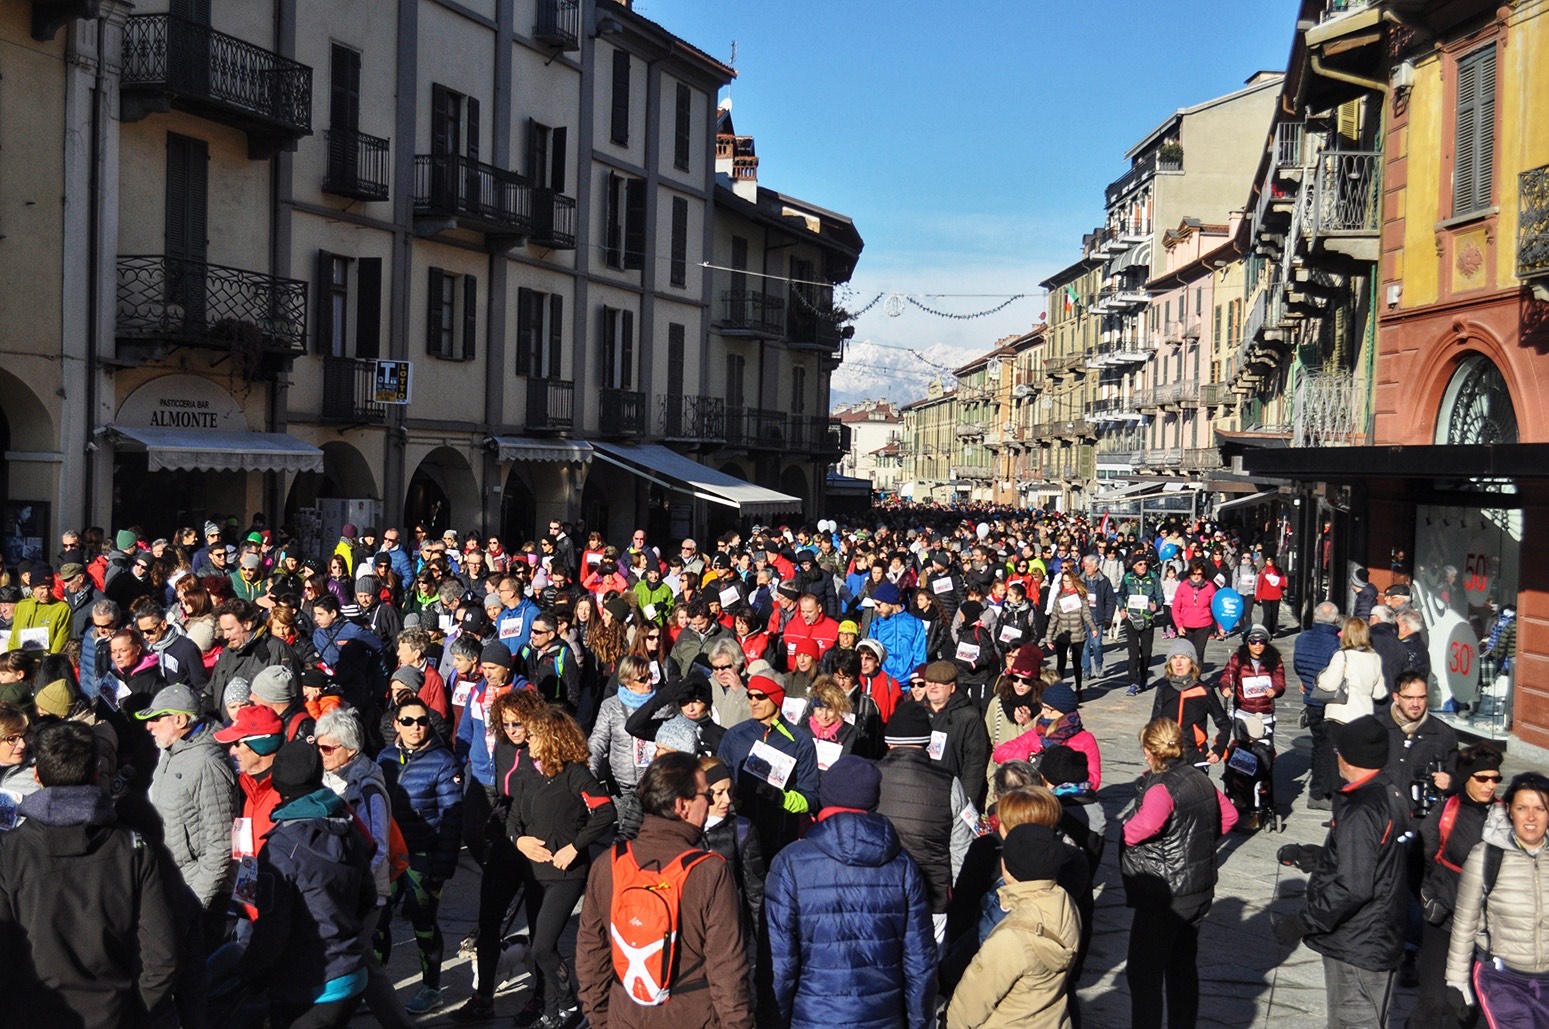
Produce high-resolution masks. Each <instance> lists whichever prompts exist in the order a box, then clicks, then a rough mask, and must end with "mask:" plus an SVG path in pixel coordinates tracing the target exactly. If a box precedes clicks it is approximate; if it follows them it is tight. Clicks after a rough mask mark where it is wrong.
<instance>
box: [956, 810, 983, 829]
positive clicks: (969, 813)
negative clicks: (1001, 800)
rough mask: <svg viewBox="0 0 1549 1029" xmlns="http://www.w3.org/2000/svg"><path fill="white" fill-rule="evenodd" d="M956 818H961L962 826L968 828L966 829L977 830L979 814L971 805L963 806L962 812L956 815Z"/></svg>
mask: <svg viewBox="0 0 1549 1029" xmlns="http://www.w3.org/2000/svg"><path fill="white" fill-rule="evenodd" d="M957 817H959V818H961V819H962V820H963V824H964V825H966V826H968V828H970V829H974V830H978V828H979V812H978V811H976V810H974V806H973V805H972V804H964V805H963V810H961V811H959V812H958V813H957Z"/></svg>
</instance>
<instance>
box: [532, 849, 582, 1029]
mask: <svg viewBox="0 0 1549 1029" xmlns="http://www.w3.org/2000/svg"><path fill="white" fill-rule="evenodd" d="M533 885H536V886H537V892H538V896H539V900H538V917H537V919H536V920H535V921H534V923H533V927H532V959H533V964H535V965H537V966H538V985H539V987H540V988H541V989H542V990H543V1013H544V1014H546V1015H554V1014H558V1013H559V1011H560V1009H562V1008H567V1007H570V1006H571V1005H572V1004H574V1003H575V994H574V992H572V991H571V990H570V989H569V988H568V987H567V986H565V984H564V981H563V980H562V979H561V978H560V972H561V970H562V968H563V966H564V964H565V957H564V955H563V954H561V953H560V952H559V937H560V934H561V933H563V932H564V931H565V923H567V922H569V921H570V912H572V911H573V910H575V905H576V901H578V900H580V899H581V894H583V893H585V892H586V880H585V879H584V878H581V879H550V880H549V881H547V882H543V881H540V880H537V879H534V880H533ZM529 910H530V909H529Z"/></svg>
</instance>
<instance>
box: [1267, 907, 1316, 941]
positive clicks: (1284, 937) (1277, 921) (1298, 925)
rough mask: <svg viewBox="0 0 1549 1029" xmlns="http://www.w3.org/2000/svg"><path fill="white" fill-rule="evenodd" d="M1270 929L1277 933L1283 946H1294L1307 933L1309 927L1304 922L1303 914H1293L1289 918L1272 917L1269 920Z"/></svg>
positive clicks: (1276, 937) (1277, 937) (1276, 935)
mask: <svg viewBox="0 0 1549 1029" xmlns="http://www.w3.org/2000/svg"><path fill="white" fill-rule="evenodd" d="M1269 926H1270V931H1271V932H1273V933H1274V934H1275V939H1276V940H1279V941H1280V943H1281V945H1282V946H1286V947H1294V946H1296V945H1297V944H1298V943H1300V942H1301V941H1302V937H1303V936H1306V935H1307V927H1306V926H1305V925H1303V924H1302V916H1301V915H1292V916H1290V917H1288V918H1271V919H1270V920H1269Z"/></svg>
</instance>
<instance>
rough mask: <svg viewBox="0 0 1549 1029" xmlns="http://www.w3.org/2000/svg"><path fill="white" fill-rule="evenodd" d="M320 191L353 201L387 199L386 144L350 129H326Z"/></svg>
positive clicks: (376, 138) (380, 139) (386, 142)
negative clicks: (326, 159) (324, 162)
mask: <svg viewBox="0 0 1549 1029" xmlns="http://www.w3.org/2000/svg"><path fill="white" fill-rule="evenodd" d="M324 139H325V140H326V142H327V146H328V170H327V172H326V173H325V174H324V176H323V192H324V193H332V194H333V195H334V196H340V197H349V198H351V199H352V200H386V199H387V196H388V190H387V182H388V171H387V154H388V149H389V146H388V141H387V140H385V139H383V138H381V137H380V136H368V135H366V134H365V133H364V132H357V131H354V130H352V129H329V130H328V131H327V132H326V133H324Z"/></svg>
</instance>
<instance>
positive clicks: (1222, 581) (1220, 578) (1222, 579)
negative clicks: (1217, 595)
mask: <svg viewBox="0 0 1549 1029" xmlns="http://www.w3.org/2000/svg"><path fill="white" fill-rule="evenodd" d="M1210 581H1211V582H1213V583H1215V584H1216V589H1220V588H1221V587H1223V586H1225V585H1226V576H1224V575H1222V574H1220V573H1219V572H1217V573H1216V577H1215V578H1214V579H1211V580H1210Z"/></svg>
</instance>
